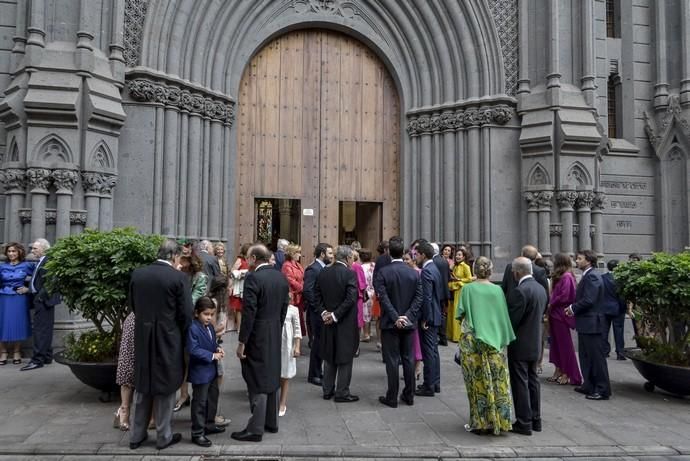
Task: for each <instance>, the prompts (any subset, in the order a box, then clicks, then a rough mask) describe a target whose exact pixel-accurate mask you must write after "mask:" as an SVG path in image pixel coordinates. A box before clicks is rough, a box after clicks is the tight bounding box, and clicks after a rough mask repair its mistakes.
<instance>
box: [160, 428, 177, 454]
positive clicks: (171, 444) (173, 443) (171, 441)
mask: <svg viewBox="0 0 690 461" xmlns="http://www.w3.org/2000/svg"><path fill="white" fill-rule="evenodd" d="M180 440H182V434H180V433H179V432H176V433H174V434H173V435H172V438H171V439H170V442H168V443H166V444H165V445H161V446H160V447H159V446H158V445H156V448H158V449H159V450H165V449H166V448H168V447H171V446H173V445H175V444H176V443H179V442H180Z"/></svg>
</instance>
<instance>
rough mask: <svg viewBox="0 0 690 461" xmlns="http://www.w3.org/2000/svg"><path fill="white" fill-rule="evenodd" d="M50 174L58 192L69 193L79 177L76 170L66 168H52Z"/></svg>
mask: <svg viewBox="0 0 690 461" xmlns="http://www.w3.org/2000/svg"><path fill="white" fill-rule="evenodd" d="M51 176H52V178H53V184H54V185H55V188H56V189H57V192H58V194H64V193H68V194H71V193H72V191H73V190H74V186H75V185H76V184H77V180H78V179H79V174H78V173H77V172H76V171H74V170H67V169H59V170H53V172H52V175H51Z"/></svg>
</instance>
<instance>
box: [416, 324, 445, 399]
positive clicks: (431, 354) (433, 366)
mask: <svg viewBox="0 0 690 461" xmlns="http://www.w3.org/2000/svg"><path fill="white" fill-rule="evenodd" d="M419 342H420V345H421V347H422V358H423V359H424V387H425V388H426V389H428V390H431V391H434V392H439V389H440V388H441V361H440V359H439V356H438V327H429V328H428V329H426V330H424V329H422V330H420V331H419Z"/></svg>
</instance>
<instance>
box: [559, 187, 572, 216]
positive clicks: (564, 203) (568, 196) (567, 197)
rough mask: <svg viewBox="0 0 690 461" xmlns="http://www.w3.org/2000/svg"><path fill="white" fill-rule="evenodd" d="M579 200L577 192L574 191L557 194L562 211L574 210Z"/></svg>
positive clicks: (563, 191)
mask: <svg viewBox="0 0 690 461" xmlns="http://www.w3.org/2000/svg"><path fill="white" fill-rule="evenodd" d="M576 200H577V192H575V191H572V190H562V191H560V192H558V193H557V194H556V201H557V202H558V206H559V207H560V209H561V210H566V211H568V210H572V209H573V207H574V206H575V201H576Z"/></svg>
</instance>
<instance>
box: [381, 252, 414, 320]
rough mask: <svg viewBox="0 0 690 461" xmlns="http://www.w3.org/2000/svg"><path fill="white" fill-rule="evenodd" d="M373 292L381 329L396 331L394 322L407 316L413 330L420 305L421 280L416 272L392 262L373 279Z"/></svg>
mask: <svg viewBox="0 0 690 461" xmlns="http://www.w3.org/2000/svg"><path fill="white" fill-rule="evenodd" d="M374 290H375V291H376V296H378V298H379V303H380V304H381V329H382V330H392V329H396V326H395V321H396V320H398V317H399V316H401V315H405V316H407V318H408V319H409V320H410V322H411V324H412V326H411V328H414V326H415V324H416V322H417V319H418V318H419V311H420V307H421V305H422V280H421V278H420V277H419V274H418V273H417V271H416V270H414V269H412V268H411V267H410V266H408V265H407V264H405V263H403V262H400V261H394V262H392V263H391V264H389V265H387V266H386V267H384V268H383V269H381V270H380V271H379V272H378V274H376V278H375V279H374Z"/></svg>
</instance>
